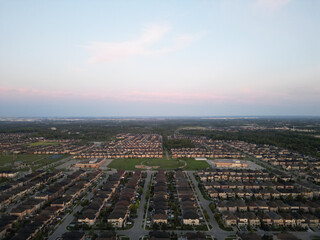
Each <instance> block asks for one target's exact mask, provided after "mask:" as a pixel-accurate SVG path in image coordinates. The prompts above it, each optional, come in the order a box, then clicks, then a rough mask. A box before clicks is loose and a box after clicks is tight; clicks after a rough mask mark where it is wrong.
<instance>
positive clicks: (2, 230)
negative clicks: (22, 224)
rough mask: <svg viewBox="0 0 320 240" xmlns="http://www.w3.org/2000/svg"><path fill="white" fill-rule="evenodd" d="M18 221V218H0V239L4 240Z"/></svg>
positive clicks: (6, 216) (5, 216)
mask: <svg viewBox="0 0 320 240" xmlns="http://www.w3.org/2000/svg"><path fill="white" fill-rule="evenodd" d="M17 221H18V217H17V216H10V215H2V216H1V218H0V239H3V238H4V237H5V236H6V234H7V233H8V232H9V231H10V229H12V228H13V224H14V223H16V222H17Z"/></svg>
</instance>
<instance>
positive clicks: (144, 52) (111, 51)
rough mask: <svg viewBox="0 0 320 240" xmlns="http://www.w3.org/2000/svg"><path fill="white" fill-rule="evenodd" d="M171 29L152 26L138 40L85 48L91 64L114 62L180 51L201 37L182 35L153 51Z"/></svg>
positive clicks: (163, 26) (102, 43)
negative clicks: (154, 46) (88, 53)
mask: <svg viewBox="0 0 320 240" xmlns="http://www.w3.org/2000/svg"><path fill="white" fill-rule="evenodd" d="M169 30H170V28H169V26H168V25H152V26H149V27H147V28H145V29H144V30H143V31H142V33H141V34H140V36H139V37H138V38H137V39H133V40H129V41H124V42H92V43H90V45H88V46H83V47H84V48H85V49H87V50H88V51H89V52H90V53H91V55H92V56H91V57H90V59H89V63H98V62H113V61H119V60H123V59H127V58H129V57H133V56H154V55H160V54H167V53H170V52H174V51H178V50H180V49H182V48H184V47H186V46H187V45H189V44H191V43H192V42H194V41H195V40H197V39H198V38H199V37H200V35H187V34H186V35H180V36H176V37H173V38H172V42H173V43H172V44H171V45H169V46H165V47H162V48H159V49H153V48H152V46H153V45H154V44H155V43H159V42H161V41H162V40H164V38H165V37H166V35H167V33H168V32H169Z"/></svg>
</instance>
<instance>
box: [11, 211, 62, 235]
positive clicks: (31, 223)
mask: <svg viewBox="0 0 320 240" xmlns="http://www.w3.org/2000/svg"><path fill="white" fill-rule="evenodd" d="M61 210H62V209H61V208H60V207H51V206H48V207H46V208H44V209H42V210H40V211H39V212H38V214H37V215H36V216H35V217H32V218H30V219H29V220H27V221H26V224H25V225H24V226H23V227H22V228H20V229H19V230H18V232H17V233H16V235H15V236H14V237H13V238H11V239H12V240H22V239H25V240H30V239H33V238H34V237H35V236H36V234H37V233H38V232H40V231H42V230H43V229H44V228H46V227H47V226H48V225H50V224H51V223H52V222H53V221H54V220H55V219H56V217H57V216H58V215H59V213H60V212H61Z"/></svg>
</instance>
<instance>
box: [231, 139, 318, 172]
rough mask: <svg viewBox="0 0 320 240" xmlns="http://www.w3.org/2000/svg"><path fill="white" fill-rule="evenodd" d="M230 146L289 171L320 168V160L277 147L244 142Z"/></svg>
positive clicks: (236, 142)
mask: <svg viewBox="0 0 320 240" xmlns="http://www.w3.org/2000/svg"><path fill="white" fill-rule="evenodd" d="M229 144H230V145H231V146H233V147H234V148H235V149H237V150H239V151H242V152H244V153H246V154H248V155H251V156H253V157H255V158H259V159H261V160H263V161H266V162H269V163H270V164H272V165H274V166H280V167H282V168H283V169H286V170H289V171H290V170H293V171H298V170H307V169H310V168H314V169H319V168H320V162H319V159H317V158H313V157H310V156H304V155H303V154H300V153H297V152H294V151H290V150H287V149H282V148H279V147H276V146H270V145H266V144H264V145H258V144H252V143H247V142H242V141H231V142H230V143H229Z"/></svg>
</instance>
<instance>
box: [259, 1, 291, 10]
mask: <svg viewBox="0 0 320 240" xmlns="http://www.w3.org/2000/svg"><path fill="white" fill-rule="evenodd" d="M290 1H291V0H258V1H257V6H258V7H259V8H263V9H267V10H275V9H279V8H281V7H283V6H285V5H287V4H288V3H289V2H290Z"/></svg>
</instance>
